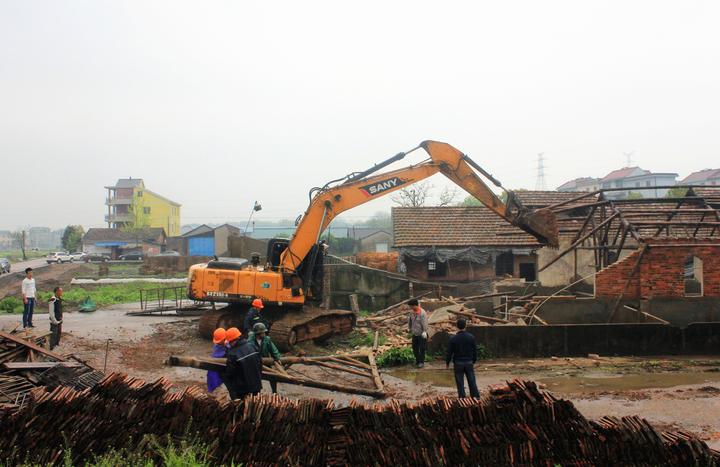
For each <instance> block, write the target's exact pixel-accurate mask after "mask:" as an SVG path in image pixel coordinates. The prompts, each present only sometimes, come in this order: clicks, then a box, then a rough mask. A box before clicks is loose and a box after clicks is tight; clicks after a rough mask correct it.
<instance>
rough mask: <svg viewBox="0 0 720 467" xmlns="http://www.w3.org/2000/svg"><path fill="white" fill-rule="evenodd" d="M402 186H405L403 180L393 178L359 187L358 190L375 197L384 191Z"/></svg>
mask: <svg viewBox="0 0 720 467" xmlns="http://www.w3.org/2000/svg"><path fill="white" fill-rule="evenodd" d="M403 184H405V180H403V179H401V178H398V177H393V178H388V179H387V180H382V181H380V182H375V183H373V184H371V185H365V186H361V187H360V190H362V191H363V192H364V193H365V194H366V195H368V196H375V195H379V194H380V193H382V192H384V191H387V190H392V189H393V188H396V187H398V186H400V185H403Z"/></svg>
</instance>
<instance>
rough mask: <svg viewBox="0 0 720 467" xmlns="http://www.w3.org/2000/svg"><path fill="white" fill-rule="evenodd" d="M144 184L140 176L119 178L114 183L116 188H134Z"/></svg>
mask: <svg viewBox="0 0 720 467" xmlns="http://www.w3.org/2000/svg"><path fill="white" fill-rule="evenodd" d="M141 185H144V183H143V179H142V178H120V179H118V181H117V183H115V187H116V188H135V187H136V186H141Z"/></svg>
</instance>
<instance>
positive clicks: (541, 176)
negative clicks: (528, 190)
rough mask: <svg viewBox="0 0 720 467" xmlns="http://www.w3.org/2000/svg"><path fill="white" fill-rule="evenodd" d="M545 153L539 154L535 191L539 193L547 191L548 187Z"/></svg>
mask: <svg viewBox="0 0 720 467" xmlns="http://www.w3.org/2000/svg"><path fill="white" fill-rule="evenodd" d="M544 154H545V153H544V152H540V153H538V162H537V178H536V179H535V189H536V190H539V191H545V190H546V189H547V186H546V184H545V157H544Z"/></svg>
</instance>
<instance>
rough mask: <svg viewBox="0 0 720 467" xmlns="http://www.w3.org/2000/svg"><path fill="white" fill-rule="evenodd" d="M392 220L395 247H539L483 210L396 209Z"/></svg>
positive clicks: (478, 208)
mask: <svg viewBox="0 0 720 467" xmlns="http://www.w3.org/2000/svg"><path fill="white" fill-rule="evenodd" d="M392 219H393V234H394V240H395V241H394V246H396V247H406V246H445V247H465V246H519V247H536V246H537V247H539V246H540V244H539V243H538V241H537V240H536V239H535V237H533V236H531V235H529V234H527V233H525V232H524V231H523V230H521V229H519V228H517V227H514V226H512V225H510V224H509V223H508V222H507V221H505V220H504V219H502V218H501V217H500V216H498V215H497V214H495V213H494V212H492V211H490V210H489V209H488V208H486V207H484V206H464V207H407V208H404V207H396V208H393V209H392Z"/></svg>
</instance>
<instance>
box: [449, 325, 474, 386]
mask: <svg viewBox="0 0 720 467" xmlns="http://www.w3.org/2000/svg"><path fill="white" fill-rule="evenodd" d="M466 325H467V322H466V321H465V319H464V318H460V319H458V320H457V328H458V332H457V334H455V335H454V336H452V337H451V338H450V343H449V344H448V350H447V356H446V357H445V367H446V368H450V361H451V360H452V362H453V367H454V369H455V384H456V385H457V390H458V397H465V378H466V377H467V380H468V386H469V387H470V396H472V397H480V392H479V391H478V388H477V384H476V383H475V369H474V368H473V365H474V364H475V362H476V361H477V346H476V345H475V336H473V335H472V334H470V333H469V332H467V331H466V330H465V326H466Z"/></svg>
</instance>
